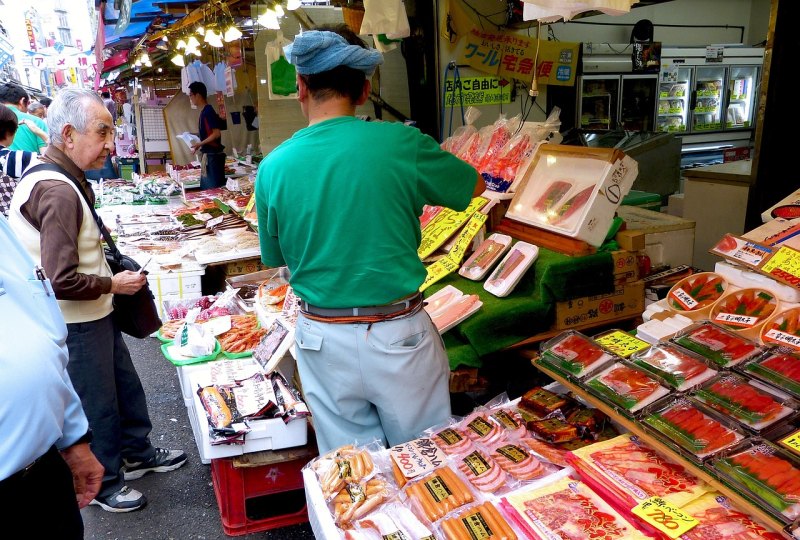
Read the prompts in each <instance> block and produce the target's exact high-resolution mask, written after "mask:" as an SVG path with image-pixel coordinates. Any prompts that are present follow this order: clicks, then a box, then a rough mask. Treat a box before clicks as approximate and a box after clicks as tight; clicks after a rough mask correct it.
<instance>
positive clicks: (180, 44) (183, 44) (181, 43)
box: [175, 39, 186, 50]
mask: <svg viewBox="0 0 800 540" xmlns="http://www.w3.org/2000/svg"><path fill="white" fill-rule="evenodd" d="M175 48H176V49H178V50H181V49H185V48H186V42H185V41H184V40H183V39H179V40H178V44H177V45H175Z"/></svg>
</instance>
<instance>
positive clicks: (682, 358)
mask: <svg viewBox="0 0 800 540" xmlns="http://www.w3.org/2000/svg"><path fill="white" fill-rule="evenodd" d="M631 361H632V362H633V363H634V364H636V365H637V366H639V367H640V368H642V369H644V370H646V371H649V372H651V373H654V374H656V375H658V376H659V377H661V379H663V380H664V381H665V382H666V383H667V384H669V385H670V386H671V387H672V388H674V389H676V390H677V391H679V392H683V391H685V390H688V389H690V388H694V387H695V386H697V385H699V384H701V383H703V382H705V381H707V380H708V379H710V378H711V377H713V376H714V375H716V374H717V371H716V370H715V369H713V368H712V367H711V366H712V363H711V362H710V361H709V360H707V359H705V358H703V357H702V356H700V355H699V354H696V353H693V352H691V351H689V350H687V349H684V348H682V347H679V346H678V345H675V344H672V343H659V344H656V345H653V346H652V347H651V348H650V349H648V350H646V351H643V352H640V353H637V354H635V355H633V357H632V358H631Z"/></svg>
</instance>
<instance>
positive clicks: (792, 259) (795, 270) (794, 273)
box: [761, 246, 800, 287]
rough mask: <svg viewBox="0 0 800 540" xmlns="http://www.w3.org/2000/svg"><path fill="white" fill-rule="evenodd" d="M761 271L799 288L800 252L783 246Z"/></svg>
mask: <svg viewBox="0 0 800 540" xmlns="http://www.w3.org/2000/svg"><path fill="white" fill-rule="evenodd" d="M761 270H762V271H763V272H766V273H767V274H770V275H772V276H775V277H776V278H778V279H780V280H781V281H784V282H786V283H791V284H792V285H794V286H795V287H797V286H798V285H800V251H797V250H796V249H792V248H790V247H786V246H782V247H781V248H779V249H778V251H776V252H775V254H774V255H773V256H772V257H770V258H769V259H768V260H767V262H766V263H765V264H764V266H763V267H762V268H761Z"/></svg>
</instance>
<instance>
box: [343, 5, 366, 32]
mask: <svg viewBox="0 0 800 540" xmlns="http://www.w3.org/2000/svg"><path fill="white" fill-rule="evenodd" d="M342 16H343V17H344V24H346V25H347V27H348V28H350V30H352V31H353V32H355V33H356V34H360V33H361V21H363V20H364V6H342Z"/></svg>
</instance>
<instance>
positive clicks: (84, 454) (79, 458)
mask: <svg viewBox="0 0 800 540" xmlns="http://www.w3.org/2000/svg"><path fill="white" fill-rule="evenodd" d="M61 456H62V457H63V458H64V461H66V462H67V465H68V466H69V470H70V471H72V484H73V485H74V486H75V497H76V498H77V499H78V508H83V507H85V506H87V505H88V504H89V503H90V502H92V499H94V498H95V496H96V495H97V493H98V492H99V491H100V485H101V484H102V483H103V474H104V473H105V468H104V467H103V466H102V465H101V464H100V462H99V461H97V458H96V457H94V454H93V453H92V451H91V450H90V449H89V444H88V443H80V444H74V445H72V446H70V447H69V448H67V449H65V450H64V451H62V452H61Z"/></svg>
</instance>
